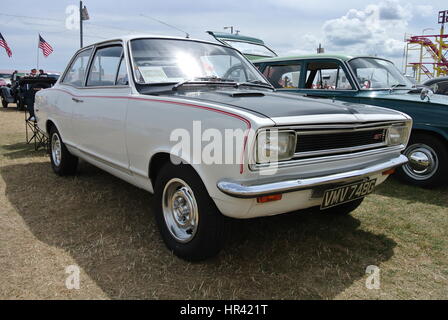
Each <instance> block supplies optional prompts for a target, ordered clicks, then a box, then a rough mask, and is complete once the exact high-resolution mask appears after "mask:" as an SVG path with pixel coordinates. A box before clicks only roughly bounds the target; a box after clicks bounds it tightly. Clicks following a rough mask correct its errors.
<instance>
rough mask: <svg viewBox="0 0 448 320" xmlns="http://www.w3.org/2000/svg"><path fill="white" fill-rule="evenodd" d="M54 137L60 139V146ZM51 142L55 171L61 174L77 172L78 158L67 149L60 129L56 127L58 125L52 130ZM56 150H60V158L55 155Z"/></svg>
mask: <svg viewBox="0 0 448 320" xmlns="http://www.w3.org/2000/svg"><path fill="white" fill-rule="evenodd" d="M54 139H58V140H59V143H60V147H59V148H58V147H57V146H56V144H55V141H54ZM49 144H50V160H51V168H52V169H53V171H54V172H55V173H56V174H57V175H59V176H67V175H72V174H75V173H76V170H77V168H78V158H77V157H75V156H73V155H72V154H71V153H70V152H69V151H68V150H67V147H66V146H65V144H64V142H63V141H62V138H61V136H60V134H59V131H58V129H56V127H54V126H53V127H52V128H51V130H50V139H49ZM56 148H57V149H56ZM56 150H59V151H60V156H59V160H57V159H56V155H55V152H56Z"/></svg>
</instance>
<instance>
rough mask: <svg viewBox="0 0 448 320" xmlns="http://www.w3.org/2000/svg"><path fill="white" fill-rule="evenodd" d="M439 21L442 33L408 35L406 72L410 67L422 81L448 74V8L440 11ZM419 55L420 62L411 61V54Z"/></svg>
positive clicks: (418, 79) (414, 74)
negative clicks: (447, 29)
mask: <svg viewBox="0 0 448 320" xmlns="http://www.w3.org/2000/svg"><path fill="white" fill-rule="evenodd" d="M438 18H439V19H438V23H439V24H440V25H441V27H440V34H432V35H421V36H409V37H406V39H405V40H406V49H405V50H406V51H405V70H404V72H405V74H408V71H409V70H408V69H410V71H411V72H412V75H413V76H414V78H415V79H416V80H417V82H421V81H423V80H426V79H431V78H434V77H440V76H448V34H445V31H444V29H445V28H444V27H445V23H448V10H445V11H440V12H439V17H438ZM415 52H417V56H418V57H419V60H418V62H409V60H410V59H411V58H410V56H412V57H415V56H416V55H415Z"/></svg>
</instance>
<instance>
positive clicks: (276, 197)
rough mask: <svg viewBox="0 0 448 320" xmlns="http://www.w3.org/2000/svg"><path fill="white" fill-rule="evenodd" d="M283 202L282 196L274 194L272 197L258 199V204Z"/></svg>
mask: <svg viewBox="0 0 448 320" xmlns="http://www.w3.org/2000/svg"><path fill="white" fill-rule="evenodd" d="M278 200H282V194H273V195H270V196H262V197H258V198H257V202H258V203H266V202H271V201H278Z"/></svg>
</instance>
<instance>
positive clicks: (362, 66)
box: [348, 58, 412, 89]
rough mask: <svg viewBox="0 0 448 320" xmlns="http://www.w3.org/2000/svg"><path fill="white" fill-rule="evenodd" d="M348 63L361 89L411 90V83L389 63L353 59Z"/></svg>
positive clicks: (367, 59)
mask: <svg viewBox="0 0 448 320" xmlns="http://www.w3.org/2000/svg"><path fill="white" fill-rule="evenodd" d="M348 63H349V65H350V67H351V69H352V70H353V73H354V75H355V78H356V81H357V82H358V83H359V86H360V87H361V89H389V88H412V83H411V82H410V81H409V80H408V79H406V78H405V77H404V76H403V75H402V74H401V73H400V71H398V69H397V68H396V67H395V66H394V64H393V63H392V62H390V61H387V60H383V59H375V58H355V59H352V60H350V61H349V62H348Z"/></svg>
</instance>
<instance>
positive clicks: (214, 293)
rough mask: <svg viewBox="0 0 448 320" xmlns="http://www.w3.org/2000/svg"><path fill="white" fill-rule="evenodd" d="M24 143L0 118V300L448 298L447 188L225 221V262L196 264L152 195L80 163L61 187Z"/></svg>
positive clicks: (384, 192) (388, 189) (13, 116)
mask: <svg viewBox="0 0 448 320" xmlns="http://www.w3.org/2000/svg"><path fill="white" fill-rule="evenodd" d="M24 139H25V125H24V122H23V114H22V113H19V112H17V111H16V109H15V108H8V109H3V108H0V299H17V298H18V299H75V298H80V299H91V298H98V299H118V298H121V299H134V298H135V299H447V298H448V251H447V248H448V237H447V235H448V187H443V188H439V189H436V190H425V189H418V188H414V187H410V186H405V185H402V184H400V183H399V182H397V181H395V180H394V179H389V180H388V181H387V182H386V183H385V184H383V185H382V186H381V187H380V188H378V189H377V190H376V192H375V193H374V194H372V195H370V196H368V198H367V199H366V200H365V201H364V203H363V205H362V206H361V207H360V208H359V209H357V210H356V211H355V212H354V213H353V214H352V216H347V217H329V216H326V215H324V214H319V213H315V212H298V213H293V214H287V215H280V216H276V217H269V218H260V219H253V220H244V221H236V220H235V221H231V232H230V237H229V241H228V243H227V246H226V248H225V249H224V250H223V251H222V252H221V254H220V255H219V256H218V257H216V258H214V259H212V260H209V261H207V262H205V263H198V264H192V263H187V262H184V261H182V260H180V259H178V258H176V257H175V256H173V255H172V254H171V253H170V252H169V251H168V250H167V249H166V248H165V246H164V245H163V243H162V241H161V239H160V237H159V235H158V232H157V230H156V227H155V224H154V221H153V217H152V215H151V210H150V209H149V204H150V199H151V196H150V195H149V194H148V193H146V192H144V191H142V190H139V189H137V188H135V187H133V186H131V185H129V184H127V183H125V182H122V181H121V180H119V179H117V178H115V177H113V176H111V175H109V174H107V173H104V172H102V171H100V170H99V169H96V168H95V167H93V166H91V165H89V164H86V163H84V162H82V163H81V164H80V172H79V175H78V176H76V177H69V178H60V177H57V176H56V175H54V174H53V173H52V171H51V168H50V164H49V160H48V157H47V156H46V154H45V152H43V151H38V152H36V151H34V149H33V147H32V146H29V145H26V144H25V143H24ZM69 265H77V266H79V267H80V269H81V282H80V289H79V290H68V289H67V288H66V286H65V280H66V277H67V276H68V274H66V273H65V268H66V267H67V266H69ZM369 265H375V266H378V267H379V268H380V281H381V287H380V289H379V290H375V289H370V290H369V289H367V288H366V286H365V283H366V278H367V275H366V272H365V270H366V267H367V266H369Z"/></svg>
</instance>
